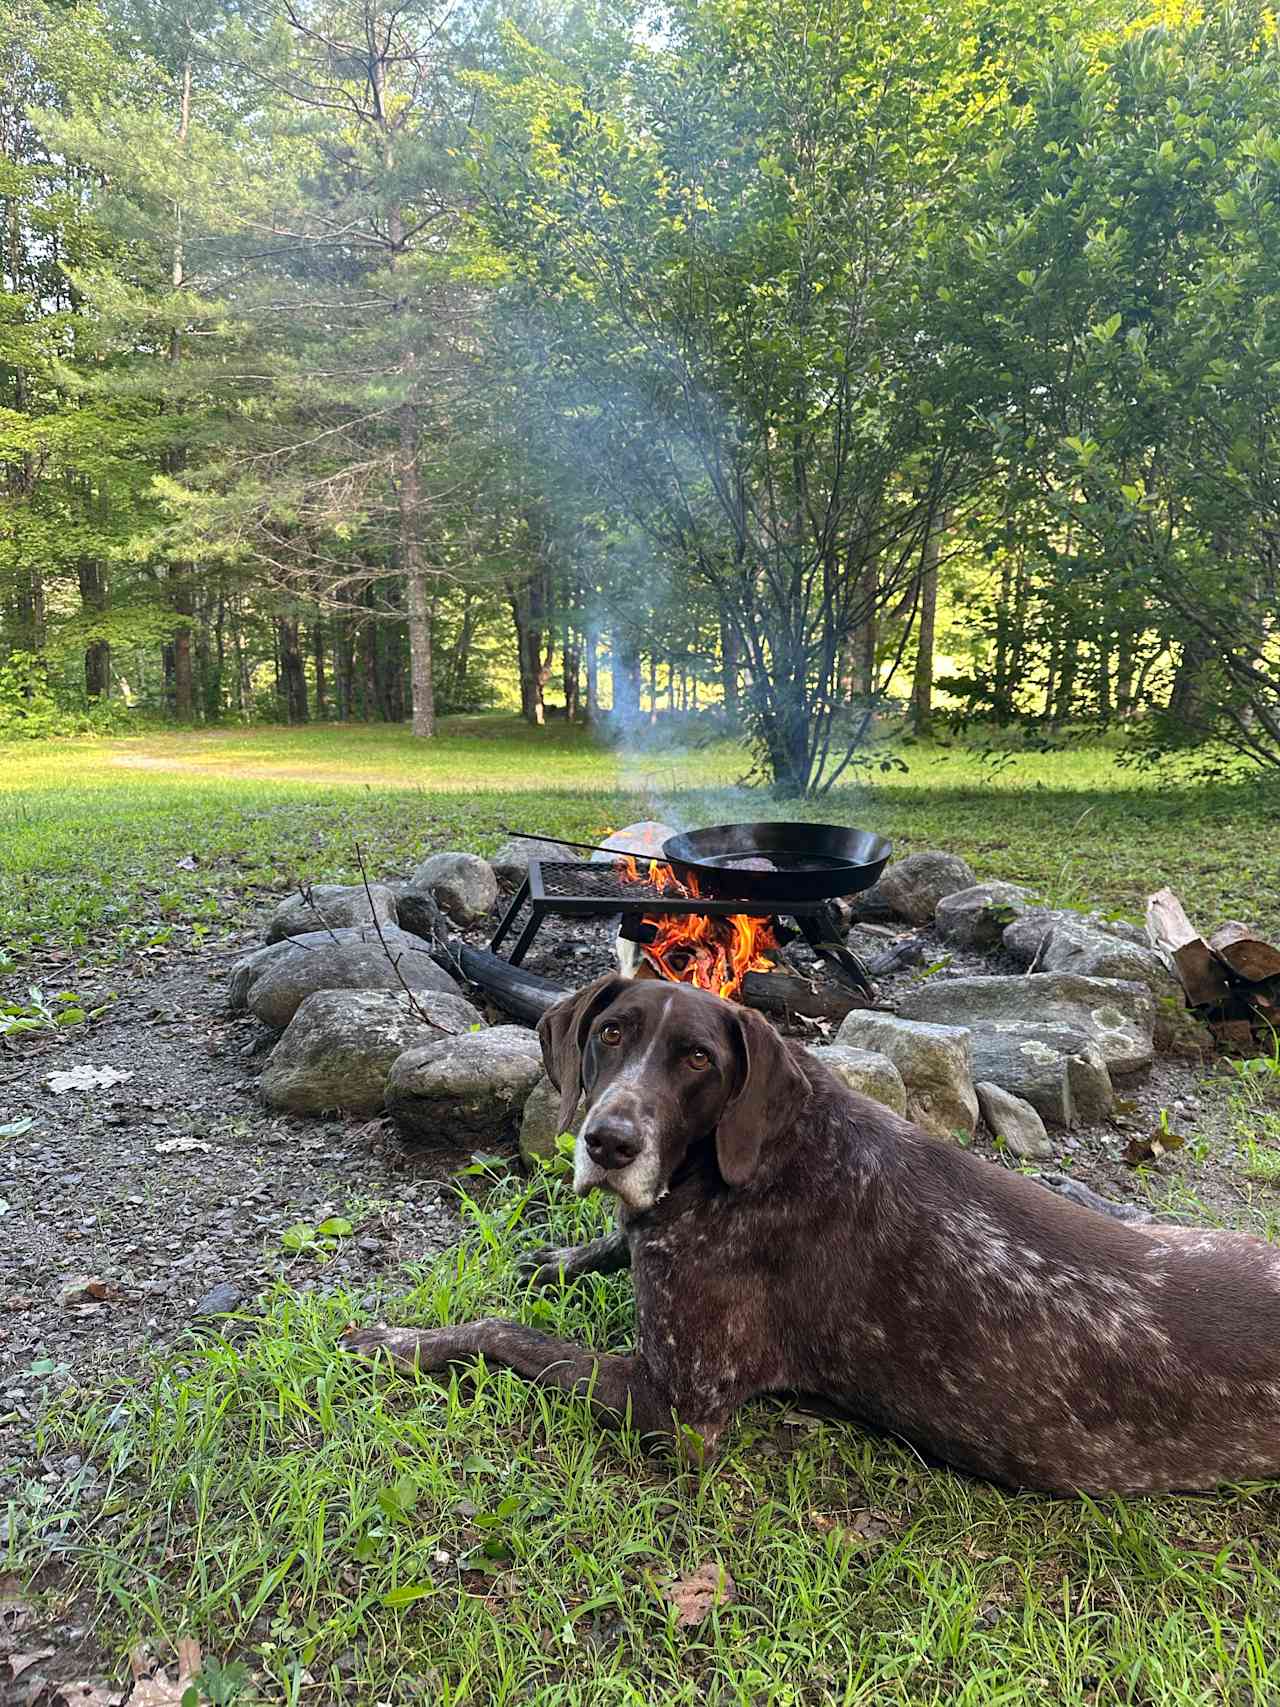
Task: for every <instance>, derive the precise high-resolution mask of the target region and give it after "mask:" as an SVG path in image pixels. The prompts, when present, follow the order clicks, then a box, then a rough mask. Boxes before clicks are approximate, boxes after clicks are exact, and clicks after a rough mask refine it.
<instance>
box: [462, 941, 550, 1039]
mask: <svg viewBox="0 0 1280 1707" xmlns="http://www.w3.org/2000/svg"><path fill="white" fill-rule="evenodd" d="M431 958H432V959H433V960H435V961H437V962H438V963H439V964H440V965H441V966H443V967H444V969H445V970H446V972H453V973H455V974H456V973H458V972H460V973H461V974H462V976H463V977H464V978H465V979H466V980H467V982H468V983H469V984H474V985H475V986H476V987H477V989H479V990H482V991H483V992H484V994H485V995H486V996H488V998H489V1000H490V1001H491V1002H492V1003H493V1005H494V1006H495V1007H497V1008H501V1009H502V1011H503V1013H506V1014H510V1015H511V1017H512V1019H518V1020H520V1021H521V1022H522V1023H523V1024H525V1025H537V1023H538V1021H539V1020H540V1019H541V1018H542V1016H543V1014H545V1013H546V1011H547V1009H548V1008H551V1007H554V1006H555V1004H556V1003H557V1002H558V1001H559V1000H560V999H561V997H562V996H565V995H567V994H568V991H567V990H565V988H564V987H563V985H560V984H555V983H552V981H551V979H550V978H540V977H539V976H538V974H537V973H536V972H526V971H525V970H524V968H523V967H522V966H513V965H512V964H511V962H510V961H509V960H504V959H503V958H502V956H501V955H500V954H490V952H489V950H488V949H487V948H472V946H471V944H470V943H469V942H464V941H463V940H462V938H461V937H454V938H452V939H451V940H450V942H449V943H448V945H447V946H445V947H442V948H440V949H437V950H436V951H435V952H434V953H433V954H432V956H431Z"/></svg>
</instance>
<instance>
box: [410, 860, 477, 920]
mask: <svg viewBox="0 0 1280 1707" xmlns="http://www.w3.org/2000/svg"><path fill="white" fill-rule="evenodd" d="M406 888H407V889H408V890H410V891H412V890H414V889H425V890H426V892H427V894H429V895H430V896H432V898H433V899H434V900H435V901H436V902H437V903H438V904H439V906H440V907H442V908H443V910H444V911H445V912H446V913H447V914H448V915H449V917H450V918H451V919H452V920H453V922H454V924H455V925H474V924H477V923H478V922H479V921H480V920H481V919H483V918H485V917H486V916H487V915H488V913H489V912H490V911H491V909H492V907H493V904H494V902H495V901H496V900H497V899H498V879H497V878H496V877H495V876H494V874H493V867H492V866H491V865H490V864H489V862H488V860H484V859H481V858H480V857H479V855H477V854H469V853H438V854H432V855H431V857H430V859H424V860H423V862H422V864H421V865H420V866H418V867H417V868H416V869H415V871H414V872H413V875H412V876H411V877H410V879H409V882H408V884H407V885H406Z"/></svg>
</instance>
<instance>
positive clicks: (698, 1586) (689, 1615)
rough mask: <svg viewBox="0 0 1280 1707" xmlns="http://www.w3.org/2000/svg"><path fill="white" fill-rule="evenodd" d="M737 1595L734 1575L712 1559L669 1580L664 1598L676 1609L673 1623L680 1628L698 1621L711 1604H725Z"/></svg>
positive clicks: (687, 1628)
mask: <svg viewBox="0 0 1280 1707" xmlns="http://www.w3.org/2000/svg"><path fill="white" fill-rule="evenodd" d="M737 1598H738V1590H737V1587H736V1586H735V1584H734V1580H733V1578H732V1577H731V1576H730V1575H729V1573H728V1571H726V1570H725V1568H724V1566H723V1565H721V1564H717V1563H716V1561H715V1560H709V1561H708V1562H707V1564H705V1565H699V1566H698V1568H697V1570H696V1571H694V1572H693V1573H692V1575H690V1576H687V1577H683V1578H682V1579H681V1580H680V1581H679V1582H678V1583H672V1585H671V1587H670V1588H669V1589H668V1590H667V1599H668V1600H669V1601H670V1602H671V1604H672V1605H673V1606H674V1607H675V1609H676V1624H677V1626H678V1627H679V1628H680V1629H681V1630H690V1629H692V1628H693V1626H694V1625H695V1624H701V1623H702V1620H703V1619H704V1618H705V1617H706V1616H707V1614H708V1613H709V1612H710V1611H711V1608H712V1607H713V1606H727V1605H728V1603H729V1602H730V1601H731V1600H736V1599H737Z"/></svg>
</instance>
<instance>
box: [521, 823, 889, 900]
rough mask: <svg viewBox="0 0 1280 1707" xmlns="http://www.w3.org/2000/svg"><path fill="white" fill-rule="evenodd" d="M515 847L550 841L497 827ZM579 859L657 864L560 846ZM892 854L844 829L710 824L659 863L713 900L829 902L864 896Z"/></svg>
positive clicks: (634, 855) (620, 853) (866, 833)
mask: <svg viewBox="0 0 1280 1707" xmlns="http://www.w3.org/2000/svg"><path fill="white" fill-rule="evenodd" d="M499 828H500V829H502V830H504V831H505V833H506V834H507V835H508V836H517V837H519V838H520V840H521V841H526V842H536V841H548V840H550V841H555V840H557V839H558V838H556V837H551V836H547V835H545V834H542V835H534V834H532V832H530V831H528V830H513V829H511V828H510V827H509V826H508V825H506V824H503V825H500V826H499ZM560 845H561V847H566V848H580V849H581V850H582V852H583V853H607V854H611V855H612V856H613V857H614V859H627V858H631V859H634V860H635V861H636V863H637V864H638V865H640V866H641V867H644V866H645V865H647V864H648V862H649V861H650V860H651V859H653V858H655V857H656V856H655V855H654V854H653V853H652V852H651V851H650V852H648V853H641V852H640V851H639V849H636V850H634V851H628V850H627V849H625V848H605V847H601V846H600V845H599V844H598V843H596V842H566V841H561V842H560ZM892 852H893V845H892V843H890V842H888V841H886V839H885V838H884V837H883V836H877V835H875V834H874V833H873V832H872V831H870V830H853V829H846V828H845V826H844V825H843V824H782V823H774V822H766V823H760V824H713V825H712V826H711V828H710V829H707V830H690V831H688V832H687V833H686V834H684V835H681V836H669V837H668V838H667V840H666V841H665V842H663V844H662V858H663V859H664V860H665V861H666V863H667V864H668V865H670V866H671V868H672V869H673V871H674V872H675V874H676V876H677V877H680V878H682V879H684V878H688V877H690V876H692V877H694V878H695V879H696V880H697V884H698V889H699V892H700V893H701V894H703V895H706V896H707V897H708V898H709V899H712V900H735V899H739V900H743V901H827V900H831V899H833V898H834V897H835V896H837V895H856V894H858V893H859V891H860V890H863V889H870V887H871V885H872V884H873V883H874V882H875V881H876V879H877V878H878V877H879V875H880V873H881V872H882V871H883V870H884V868H885V866H886V864H887V863H888V860H889V855H890V854H891V853H892ZM753 859H763V860H768V861H769V864H770V865H771V866H772V867H773V869H772V870H771V871H752V870H751V869H750V867H749V866H748V867H744V866H743V864H742V862H743V861H744V860H753Z"/></svg>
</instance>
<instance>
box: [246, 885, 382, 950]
mask: <svg viewBox="0 0 1280 1707" xmlns="http://www.w3.org/2000/svg"><path fill="white" fill-rule="evenodd" d="M375 919H376V920H377V921H378V923H379V924H380V925H382V926H384V927H386V926H391V927H392V928H394V927H395V925H396V924H397V923H398V919H397V915H396V899H395V896H394V895H393V894H392V892H391V890H390V889H389V888H387V886H386V885H385V884H382V883H371V884H370V885H369V887H368V889H366V888H365V886H364V885H363V884H362V883H361V884H345V883H312V884H309V885H308V886H307V887H306V888H305V889H301V890H299V891H298V892H297V893H296V894H293V895H288V896H286V897H285V899H284V900H283V901H281V903H280V905H279V906H278V907H277V908H276V910H275V912H274V913H272V915H271V918H270V920H269V922H268V924H267V941H268V942H283V940H284V939H285V937H291V936H306V935H308V934H309V933H310V932H312V931H325V930H347V929H349V928H351V927H352V926H358V925H371V924H372V923H373V922H374V920H375Z"/></svg>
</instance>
